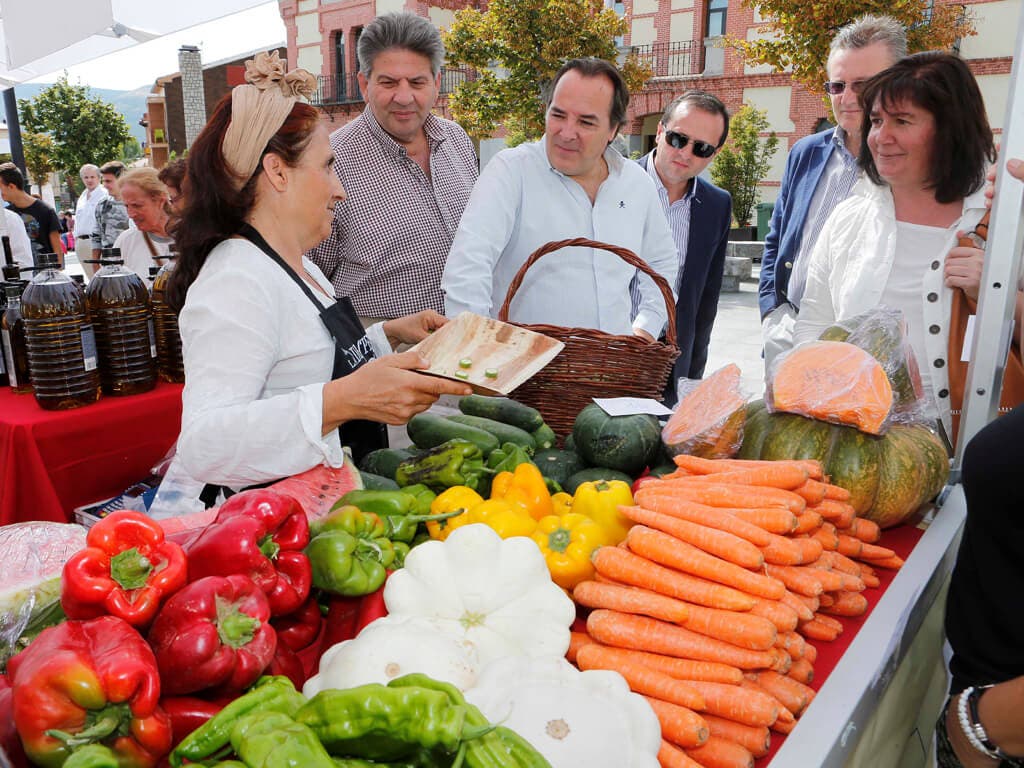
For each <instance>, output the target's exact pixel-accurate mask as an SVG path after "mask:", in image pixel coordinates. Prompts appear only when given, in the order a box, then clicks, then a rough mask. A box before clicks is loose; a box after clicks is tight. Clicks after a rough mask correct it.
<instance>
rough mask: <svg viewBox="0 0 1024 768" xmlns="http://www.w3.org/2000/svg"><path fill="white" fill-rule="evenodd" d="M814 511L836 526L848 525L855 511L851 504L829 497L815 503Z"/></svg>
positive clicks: (844, 526) (843, 526)
mask: <svg viewBox="0 0 1024 768" xmlns="http://www.w3.org/2000/svg"><path fill="white" fill-rule="evenodd" d="M814 511H815V512H820V513H821V516H822V517H824V518H825V519H826V520H828V521H830V522H832V523H835V526H836V528H846V527H848V526H849V525H850V523H851V521H852V520H853V518H854V516H855V515H856V513H857V511H856V510H855V509H854V508H853V505H852V504H848V503H846V502H845V501H835V500H834V499H829V498H826V499H824V500H823V501H820V502H818V503H817V504H815V505H814Z"/></svg>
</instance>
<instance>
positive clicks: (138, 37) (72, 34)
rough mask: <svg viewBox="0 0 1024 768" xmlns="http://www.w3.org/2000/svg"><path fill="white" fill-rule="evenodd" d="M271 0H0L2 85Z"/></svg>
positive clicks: (8, 85)
mask: <svg viewBox="0 0 1024 768" xmlns="http://www.w3.org/2000/svg"><path fill="white" fill-rule="evenodd" d="M266 2H267V0H173V2H166V0H0V87H11V86H13V85H16V84H17V83H22V82H25V81H26V80H32V79H34V78H36V77H39V76H40V75H45V74H48V73H50V72H54V71H56V70H60V69H64V68H66V67H70V66H74V65H75V64H81V63H82V62H85V61H90V60H91V59H95V58H98V57H100V56H104V55H106V54H108V53H113V52H114V51H119V50H121V49H123V48H128V47H130V46H132V45H136V44H137V43H143V42H146V41H148V40H153V39H154V38H157V37H160V36H161V35H166V34H170V33H172V32H177V31H179V30H182V29H188V28H189V27H194V26H196V25H197V24H203V23H205V22H208V21H213V20H215V19H219V18H222V17H224V16H229V15H231V14H233V13H237V12H239V11H244V10H246V9H248V8H252V7H255V6H257V5H263V4H265V3H266Z"/></svg>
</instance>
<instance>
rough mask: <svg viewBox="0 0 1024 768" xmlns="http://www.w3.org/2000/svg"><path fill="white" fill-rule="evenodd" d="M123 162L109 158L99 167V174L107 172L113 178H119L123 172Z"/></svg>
mask: <svg viewBox="0 0 1024 768" xmlns="http://www.w3.org/2000/svg"><path fill="white" fill-rule="evenodd" d="M124 169H125V164H124V163H122V162H121V161H120V160H111V161H110V162H109V163H104V164H103V166H102V167H101V168H100V175H103V174H104V173H109V174H110V175H111V176H113V177H114V178H115V179H119V178H121V174H122V173H124Z"/></svg>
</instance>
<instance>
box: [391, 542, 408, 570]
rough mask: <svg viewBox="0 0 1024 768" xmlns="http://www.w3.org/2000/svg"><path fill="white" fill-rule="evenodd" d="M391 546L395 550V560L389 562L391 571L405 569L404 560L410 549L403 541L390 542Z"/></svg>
mask: <svg viewBox="0 0 1024 768" xmlns="http://www.w3.org/2000/svg"><path fill="white" fill-rule="evenodd" d="M391 546H393V547H394V548H395V559H394V560H392V561H391V570H393V571H397V570H398V569H399V568H404V567H405V558H406V556H408V554H409V550H410V549H411V547H410V546H409V545H408V544H406V543H405V542H404V541H392V542H391Z"/></svg>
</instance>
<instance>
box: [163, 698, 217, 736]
mask: <svg viewBox="0 0 1024 768" xmlns="http://www.w3.org/2000/svg"><path fill="white" fill-rule="evenodd" d="M230 701H231V699H214V700H212V701H211V700H208V699H200V698H199V697H197V696H164V697H163V698H161V699H160V708H161V709H163V711H164V712H166V713H167V716H168V717H169V718H170V719H171V731H172V733H173V734H174V736H173V740H172V743H174V744H178V743H180V742H181V740H182V739H184V738H185V737H186V736H188V735H189V734H190V733H192V731H194V730H195V729H196V728H198V727H199V726H201V725H202V724H203V723H205V722H206V721H207V720H209V719H210V718H211V717H213V716H214V715H216V714H217V713H218V712H220V711H221V710H222V709H224V707H225V706H227V704H228V703H229V702H230Z"/></svg>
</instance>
